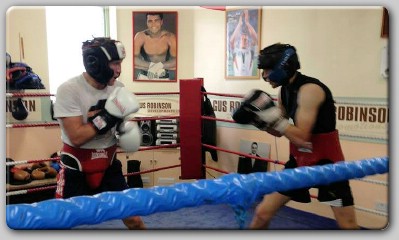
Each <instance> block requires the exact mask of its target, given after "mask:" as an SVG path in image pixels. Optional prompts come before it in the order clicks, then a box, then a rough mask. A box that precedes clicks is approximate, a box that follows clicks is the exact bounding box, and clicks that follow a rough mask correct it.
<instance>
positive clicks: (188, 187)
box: [6, 157, 388, 229]
mask: <svg viewBox="0 0 399 240" xmlns="http://www.w3.org/2000/svg"><path fill="white" fill-rule="evenodd" d="M387 172H388V157H381V158H379V157H376V158H371V159H365V160H357V161H351V162H340V163H336V164H328V165H323V166H312V167H300V168H296V169H287V170H284V171H279V172H267V173H251V174H246V175H245V174H236V173H232V174H227V175H224V176H222V177H220V178H218V179H214V180H206V179H204V180H198V181H195V182H193V183H176V184H173V185H170V186H164V187H160V186H156V187H153V188H149V189H142V188H131V189H127V190H124V191H121V192H104V193H100V194H97V195H94V196H79V197H72V198H69V199H50V200H45V201H42V202H37V203H33V204H14V205H7V207H6V220H7V224H8V227H10V228H12V229H70V228H73V227H75V226H78V225H83V224H98V223H101V222H104V221H108V220H112V219H123V218H126V217H129V216H146V215H150V214H152V213H155V212H162V211H175V210H178V209H180V208H184V207H194V206H199V205H203V204H230V205H232V206H234V207H235V208H236V209H248V208H249V207H250V206H251V205H252V204H253V203H254V202H255V201H257V200H259V199H260V198H261V197H262V196H263V195H265V194H269V193H272V192H275V191H287V190H291V189H297V188H304V187H312V186H316V185H321V184H330V183H332V182H337V181H343V180H348V179H352V178H362V177H364V176H367V175H374V174H383V173H387ZM236 209H235V210H236ZM241 212H242V211H241Z"/></svg>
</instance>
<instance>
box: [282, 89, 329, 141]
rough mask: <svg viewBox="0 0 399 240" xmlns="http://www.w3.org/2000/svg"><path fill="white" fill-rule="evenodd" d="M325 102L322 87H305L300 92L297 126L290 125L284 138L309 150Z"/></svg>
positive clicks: (296, 118) (296, 117)
mask: <svg viewBox="0 0 399 240" xmlns="http://www.w3.org/2000/svg"><path fill="white" fill-rule="evenodd" d="M324 100H325V93H324V91H323V89H322V88H321V87H320V86H318V85H316V84H306V85H303V86H302V87H301V88H300V89H299V92H298V99H297V103H298V107H297V111H296V115H295V125H292V124H290V125H289V126H288V128H287V129H286V131H285V133H284V136H285V137H287V138H288V139H289V140H290V141H291V142H292V143H294V144H295V145H297V146H299V147H305V148H309V142H310V138H311V136H312V129H313V126H314V124H315V122H316V118H317V114H318V112H319V107H320V105H321V104H322V103H323V102H324ZM331 117H333V116H331Z"/></svg>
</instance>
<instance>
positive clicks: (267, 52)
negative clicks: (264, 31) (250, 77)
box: [258, 43, 301, 86]
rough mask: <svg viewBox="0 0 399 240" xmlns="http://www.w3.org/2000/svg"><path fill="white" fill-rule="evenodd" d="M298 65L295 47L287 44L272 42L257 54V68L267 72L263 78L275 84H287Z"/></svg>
mask: <svg viewBox="0 0 399 240" xmlns="http://www.w3.org/2000/svg"><path fill="white" fill-rule="evenodd" d="M300 67H301V66H300V63H299V60H298V55H297V54H296V49H295V47H293V46H291V45H289V44H281V43H276V44H273V45H271V46H268V47H266V48H264V49H262V50H261V51H260V53H259V56H258V69H262V70H263V71H265V72H266V73H267V74H266V76H263V78H264V79H265V80H266V79H268V80H269V81H270V82H273V83H274V84H275V85H277V86H281V85H286V84H288V80H289V79H290V78H291V77H292V76H293V75H294V74H295V72H296V71H297V70H298V69H299V68H300Z"/></svg>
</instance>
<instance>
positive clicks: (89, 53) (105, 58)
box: [82, 37, 126, 84]
mask: <svg viewBox="0 0 399 240" xmlns="http://www.w3.org/2000/svg"><path fill="white" fill-rule="evenodd" d="M82 51H83V64H84V66H85V69H86V72H87V73H88V74H89V75H90V76H91V77H92V78H94V79H95V80H96V81H97V82H99V83H101V84H107V83H108V82H109V81H110V80H111V78H112V77H113V76H114V71H113V70H112V69H111V68H110V67H109V63H110V62H111V61H116V60H123V59H124V58H125V56H126V52H125V47H124V46H123V44H122V43H121V42H119V41H115V40H112V39H110V38H104V37H101V38H94V39H93V40H87V41H85V42H83V46H82Z"/></svg>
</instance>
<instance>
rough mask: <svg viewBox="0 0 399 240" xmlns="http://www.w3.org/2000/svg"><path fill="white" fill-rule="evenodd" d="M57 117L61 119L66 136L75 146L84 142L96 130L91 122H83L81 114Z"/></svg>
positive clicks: (89, 138)
mask: <svg viewBox="0 0 399 240" xmlns="http://www.w3.org/2000/svg"><path fill="white" fill-rule="evenodd" d="M59 119H60V120H61V124H62V126H63V128H64V131H65V133H66V135H68V138H69V139H70V140H71V142H72V144H73V145H74V146H76V147H79V146H81V145H83V144H85V143H86V142H88V141H89V140H91V139H92V138H93V137H94V136H95V135H96V134H97V131H96V130H95V129H94V128H93V127H92V126H91V124H84V123H83V117H82V116H75V117H63V118H59Z"/></svg>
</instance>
